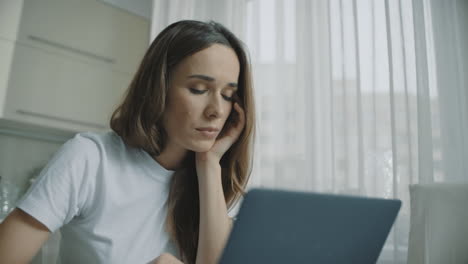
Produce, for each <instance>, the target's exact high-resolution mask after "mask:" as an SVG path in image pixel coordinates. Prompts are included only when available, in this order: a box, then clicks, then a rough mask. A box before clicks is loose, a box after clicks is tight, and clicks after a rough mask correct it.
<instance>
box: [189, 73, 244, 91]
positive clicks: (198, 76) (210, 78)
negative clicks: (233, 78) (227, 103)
mask: <svg viewBox="0 0 468 264" xmlns="http://www.w3.org/2000/svg"><path fill="white" fill-rule="evenodd" d="M190 78H196V79H201V80H204V81H208V82H214V81H215V80H216V79H215V78H213V77H210V76H207V75H203V74H193V75H190V76H189V77H188V79H190ZM227 85H228V86H230V87H234V88H237V83H233V82H230V83H228V84H227Z"/></svg>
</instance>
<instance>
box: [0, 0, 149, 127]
mask: <svg viewBox="0 0 468 264" xmlns="http://www.w3.org/2000/svg"><path fill="white" fill-rule="evenodd" d="M7 11H8V22H6V21H4V20H6V18H5V16H6V12H7ZM4 13H5V14H4ZM4 15H5V16H4ZM0 17H2V18H0V23H1V22H5V23H4V24H3V25H0V56H1V58H2V60H0V119H5V120H14V121H19V122H22V123H24V124H28V125H38V126H45V127H49V128H56V129H62V130H67V131H99V130H104V129H107V128H108V122H109V118H110V115H111V113H112V110H113V109H114V108H115V107H116V105H117V104H118V103H119V101H120V99H121V97H122V95H123V93H124V91H125V90H126V88H127V87H128V85H129V83H130V81H131V78H132V77H133V74H134V73H135V71H136V70H137V67H138V64H139V62H140V60H141V58H142V56H143V55H144V52H145V51H146V49H147V46H148V42H149V21H148V20H146V19H144V18H142V17H140V16H137V15H134V14H131V13H129V12H126V11H124V10H121V9H118V8H115V7H113V6H111V5H108V4H105V3H103V2H100V1H96V0H24V1H18V0H0Z"/></svg>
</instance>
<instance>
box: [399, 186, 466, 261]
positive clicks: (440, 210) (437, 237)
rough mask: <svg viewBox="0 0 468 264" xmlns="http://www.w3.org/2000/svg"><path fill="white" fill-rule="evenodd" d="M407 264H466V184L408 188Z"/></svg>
mask: <svg viewBox="0 0 468 264" xmlns="http://www.w3.org/2000/svg"><path fill="white" fill-rule="evenodd" d="M410 196H411V226H410V236H409V248H408V263H409V264H413V263H414V264H416V263H417V264H420V263H425V264H440V263H444V264H451V263H453V264H455V263H457V264H458V263H468V183H459V184H457V183H432V184H416V185H411V186H410Z"/></svg>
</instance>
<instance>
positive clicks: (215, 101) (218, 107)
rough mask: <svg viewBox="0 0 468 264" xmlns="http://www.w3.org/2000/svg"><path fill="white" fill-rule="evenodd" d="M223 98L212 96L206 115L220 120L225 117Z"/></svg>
mask: <svg viewBox="0 0 468 264" xmlns="http://www.w3.org/2000/svg"><path fill="white" fill-rule="evenodd" d="M221 97H222V96H221V95H217V96H211V97H210V99H209V101H208V104H207V106H206V109H205V115H206V116H207V117H208V118H210V119H214V118H219V117H221V116H222V115H223V113H224V110H223V107H222V101H221V100H222V98H221Z"/></svg>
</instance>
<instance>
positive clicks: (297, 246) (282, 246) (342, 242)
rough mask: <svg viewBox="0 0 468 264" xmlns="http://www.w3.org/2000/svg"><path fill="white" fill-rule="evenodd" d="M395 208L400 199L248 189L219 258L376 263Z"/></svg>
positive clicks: (228, 263)
mask: <svg viewBox="0 0 468 264" xmlns="http://www.w3.org/2000/svg"><path fill="white" fill-rule="evenodd" d="M400 207H401V201H400V200H390V199H380V198H367V197H358V196H345V195H334V194H321V193H305V192H293V191H285V190H270V189H258V188H256V189H252V190H251V191H249V192H248V193H247V194H246V195H245V197H244V201H243V203H242V205H241V208H240V210H239V213H238V216H237V220H236V221H235V222H234V226H233V229H232V232H231V234H230V237H229V239H228V242H227V244H226V247H225V249H224V252H223V255H222V257H221V259H220V262H219V263H221V264H233V263H236V264H239V263H243V264H249V263H255V264H261V263H268V264H276V263H281V264H284V263H319V264H325V263H333V264H339V263H347V264H349V263H359V264H367V263H369V264H370V263H376V262H377V259H378V257H379V254H380V251H381V250H382V247H383V245H384V243H385V240H386V239H387V236H388V233H389V232H390V229H391V227H392V225H393V223H394V221H395V218H396V216H397V214H398V211H399V210H400Z"/></svg>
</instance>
